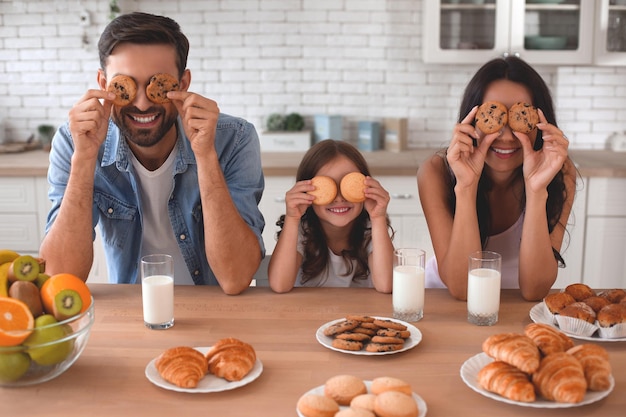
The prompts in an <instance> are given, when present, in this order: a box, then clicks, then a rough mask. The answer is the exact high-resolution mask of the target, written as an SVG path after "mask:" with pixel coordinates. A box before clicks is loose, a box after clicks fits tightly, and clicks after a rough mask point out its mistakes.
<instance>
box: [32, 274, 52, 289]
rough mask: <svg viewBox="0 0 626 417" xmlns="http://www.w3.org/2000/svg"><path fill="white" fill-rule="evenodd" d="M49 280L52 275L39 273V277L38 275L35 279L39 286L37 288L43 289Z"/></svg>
mask: <svg viewBox="0 0 626 417" xmlns="http://www.w3.org/2000/svg"><path fill="white" fill-rule="evenodd" d="M49 279H50V275H48V274H46V273H44V272H41V273H39V275H37V278H36V279H35V284H37V287H38V288H39V289H41V286H42V285H43V283H44V282H46V281H47V280H49Z"/></svg>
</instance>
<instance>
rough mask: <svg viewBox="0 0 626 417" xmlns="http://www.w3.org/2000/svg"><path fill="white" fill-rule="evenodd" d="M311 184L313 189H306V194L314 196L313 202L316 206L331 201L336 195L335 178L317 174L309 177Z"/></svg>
mask: <svg viewBox="0 0 626 417" xmlns="http://www.w3.org/2000/svg"><path fill="white" fill-rule="evenodd" d="M311 185H313V186H314V187H315V190H313V191H308V192H307V194H310V195H312V196H315V200H313V204H315V205H317V206H325V205H326V204H330V203H332V202H333V200H334V199H335V197H336V196H337V184H336V183H335V180H334V179H332V178H330V177H326V176H324V175H318V176H315V177H313V178H311Z"/></svg>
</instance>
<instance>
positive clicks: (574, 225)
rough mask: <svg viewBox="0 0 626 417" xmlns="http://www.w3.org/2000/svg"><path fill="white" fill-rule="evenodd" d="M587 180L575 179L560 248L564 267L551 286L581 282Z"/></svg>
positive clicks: (560, 286)
mask: <svg viewBox="0 0 626 417" xmlns="http://www.w3.org/2000/svg"><path fill="white" fill-rule="evenodd" d="M587 181H588V179H583V178H579V180H578V181H577V185H576V195H575V197H574V206H573V207H572V211H571V212H570V216H569V219H568V221H567V228H566V232H565V235H564V236H563V244H562V245H561V250H560V252H561V256H562V257H563V259H564V260H565V265H566V267H565V268H559V271H558V275H557V278H556V281H555V283H554V285H553V286H552V287H553V288H565V287H567V286H568V285H569V284H574V283H576V282H582V275H583V256H584V247H585V224H586V214H587V213H586V209H587V188H586V185H585V184H586V183H587Z"/></svg>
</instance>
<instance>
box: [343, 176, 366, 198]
mask: <svg viewBox="0 0 626 417" xmlns="http://www.w3.org/2000/svg"><path fill="white" fill-rule="evenodd" d="M339 188H340V189H341V195H342V196H343V198H345V199H346V200H348V201H349V202H351V203H361V202H363V201H365V175H363V174H361V173H360V172H351V173H349V174H346V175H345V176H344V177H343V178H342V179H341V184H340V186H339Z"/></svg>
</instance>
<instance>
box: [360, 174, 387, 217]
mask: <svg viewBox="0 0 626 417" xmlns="http://www.w3.org/2000/svg"><path fill="white" fill-rule="evenodd" d="M363 204H364V206H365V210H367V212H368V213H369V215H370V219H374V218H376V217H385V216H387V206H388V205H389V193H388V192H387V190H385V189H384V188H383V187H382V185H380V183H379V182H378V181H377V180H375V179H374V178H372V177H365V202H364V203H363Z"/></svg>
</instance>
